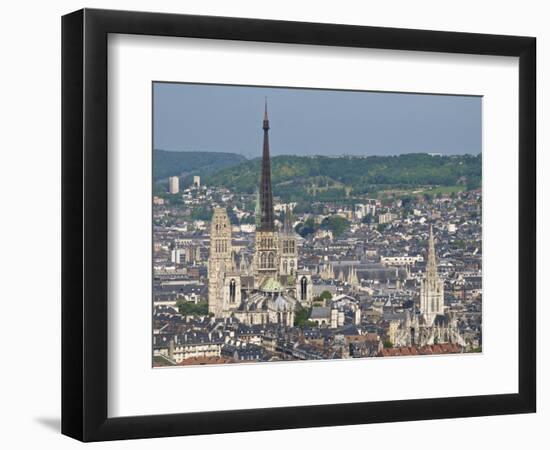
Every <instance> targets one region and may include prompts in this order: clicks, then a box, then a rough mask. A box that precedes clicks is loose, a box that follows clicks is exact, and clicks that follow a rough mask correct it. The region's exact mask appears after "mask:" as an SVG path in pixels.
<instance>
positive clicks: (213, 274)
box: [208, 208, 240, 317]
mask: <svg viewBox="0 0 550 450" xmlns="http://www.w3.org/2000/svg"><path fill="white" fill-rule="evenodd" d="M232 253H233V249H232V247H231V223H230V222H229V216H228V215H227V211H226V209H225V208H214V214H213V215H212V223H211V225H210V257H209V258H208V312H209V313H212V314H214V315H215V316H216V317H220V316H221V314H222V311H223V309H224V308H223V307H224V305H223V303H224V298H223V294H224V284H226V283H225V273H226V272H229V271H231V270H232V269H233V257H232ZM226 287H229V286H226ZM239 291H240V290H239Z"/></svg>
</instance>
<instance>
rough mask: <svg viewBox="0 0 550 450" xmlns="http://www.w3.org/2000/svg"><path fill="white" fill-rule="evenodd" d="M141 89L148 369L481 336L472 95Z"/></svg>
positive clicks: (323, 355) (462, 347) (312, 356)
mask: <svg viewBox="0 0 550 450" xmlns="http://www.w3.org/2000/svg"><path fill="white" fill-rule="evenodd" d="M152 96H153V98H152V104H153V111H152V126H153V142H152V152H153V173H152V192H153V195H152V217H153V223H152V233H153V252H152V254H153V261H152V283H153V295H152V340H153V344H152V348H153V354H152V365H153V367H162V368H165V367H174V366H175V367H181V366H194V365H219V364H234V363H262V362H284V361H287V362H288V361H311V360H345V359H349V358H375V357H400V356H419V355H440V354H457V355H459V354H464V353H481V352H482V255H483V252H482V189H481V187H482V103H483V99H482V97H481V96H465V95H448V94H447V95H441V94H435V93H434V94H416V93H400V92H375V91H352V90H331V89H312V88H295V87H292V88H288V87H264V86H236V85H211V84H196V83H180V82H161V81H155V82H153V83H152Z"/></svg>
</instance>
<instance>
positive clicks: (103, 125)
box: [62, 9, 536, 441]
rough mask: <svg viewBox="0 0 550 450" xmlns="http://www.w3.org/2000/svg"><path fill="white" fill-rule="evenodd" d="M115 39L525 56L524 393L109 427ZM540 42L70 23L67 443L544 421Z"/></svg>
mask: <svg viewBox="0 0 550 450" xmlns="http://www.w3.org/2000/svg"><path fill="white" fill-rule="evenodd" d="M110 33H123V34H137V35H151V36H179V37H192V38H209V39H231V40H239V41H260V42H279V43H290V44H311V45H326V46H336V47H368V48H378V49H394V50H414V51H429V52H448V53H465V54H478V55H503V56H516V57H519V104H518V108H519V142H518V152H519V168H518V170H519V292H518V293H516V294H514V293H512V292H511V293H510V295H518V302H519V323H518V324H517V325H518V327H519V386H518V392H517V393H510V394H500V395H480V396H470V397H453V398H430V399H421V400H401V401H379V402H368V403H347V404H337V405H330V406H327V405H311V406H300V407H280V408H265V409H250V410H233V411H211V412H201V413H185V414H169V415H153V416H135V417H118V418H108V417H107V398H108V397H107V395H108V384H107V364H108V362H107V193H108V185H107V98H108V97H107V96H108V92H107V36H108V34H110ZM535 90H536V39H535V38H533V37H518V36H503V35H488V34H471V33H457V32H439V31H422V30H409V29H395V28H377V27H364V26H349V25H333V24H321V23H300V22H286V21H274V20H258V19H243V18H227V17H208V16H192V15H175V14H157V13H145V12H128V11H108V10H94V9H83V10H80V11H76V12H74V13H71V14H68V15H66V16H64V17H63V18H62V433H63V434H66V435H68V436H71V437H73V438H76V439H79V440H82V441H102V440H113V439H130V438H149V437H161V436H178V435H192V434H212V433H229V432H239V431H255V430H273V429H283V428H300V427H320V426H330V425H351V424H362V423H378V422H397V421H408V420H425V419H438V418H454V417H467V416H487V415H498V414H515V413H530V412H535V408H536V339H535V337H536V270H535V269H536V268H535V265H536V257H535V251H536V250H535V245H536V233H535V232H536V154H535V147H536V104H535Z"/></svg>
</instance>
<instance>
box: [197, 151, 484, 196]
mask: <svg viewBox="0 0 550 450" xmlns="http://www.w3.org/2000/svg"><path fill="white" fill-rule="evenodd" d="M260 163H261V161H260V159H259V158H257V159H253V160H246V161H244V162H242V163H240V164H238V165H236V166H233V167H229V168H225V169H222V170H220V171H217V172H216V173H213V174H212V175H211V176H209V177H207V180H206V181H207V183H208V184H209V185H215V186H216V185H217V186H225V187H227V188H229V189H231V190H233V191H235V192H240V193H249V194H252V193H254V192H255V190H256V189H257V187H258V182H259V176H260ZM271 170H272V182H273V191H274V193H275V195H278V196H280V197H282V198H283V199H284V200H286V201H299V200H304V199H317V200H322V201H330V200H331V199H333V198H334V199H337V198H342V193H343V192H345V195H346V196H350V195H353V194H356V195H359V194H364V193H366V192H369V193H374V192H378V191H380V190H384V189H391V188H396V189H407V188H413V187H417V186H456V185H460V184H462V185H465V187H467V188H469V189H472V188H477V187H479V186H480V184H481V155H477V156H472V155H459V156H431V155H428V154H426V153H415V154H405V155H398V156H369V157H353V156H342V157H326V156H315V157H309V156H286V155H285V156H276V157H273V158H272V159H271Z"/></svg>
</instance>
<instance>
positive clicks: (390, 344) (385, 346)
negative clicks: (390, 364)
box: [384, 339, 393, 348]
mask: <svg viewBox="0 0 550 450" xmlns="http://www.w3.org/2000/svg"><path fill="white" fill-rule="evenodd" d="M384 348H393V344H392V343H391V341H390V340H388V339H386V340H385V341H384Z"/></svg>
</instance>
